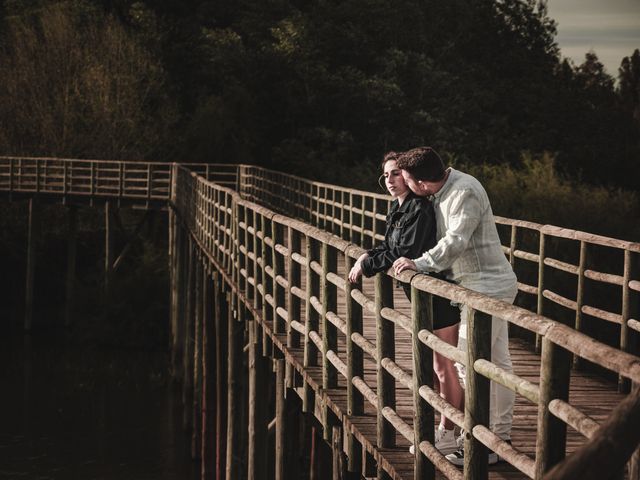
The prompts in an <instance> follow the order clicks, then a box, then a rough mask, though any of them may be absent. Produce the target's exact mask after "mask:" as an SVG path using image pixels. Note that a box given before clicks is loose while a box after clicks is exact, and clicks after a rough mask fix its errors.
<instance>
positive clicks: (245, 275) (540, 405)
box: [0, 157, 640, 480]
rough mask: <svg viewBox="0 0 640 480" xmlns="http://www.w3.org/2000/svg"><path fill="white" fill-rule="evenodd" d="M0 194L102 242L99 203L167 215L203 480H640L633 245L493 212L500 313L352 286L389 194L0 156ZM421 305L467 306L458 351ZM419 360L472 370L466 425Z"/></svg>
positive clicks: (266, 178) (493, 306)
mask: <svg viewBox="0 0 640 480" xmlns="http://www.w3.org/2000/svg"><path fill="white" fill-rule="evenodd" d="M0 193H1V194H2V195H4V196H5V197H6V198H10V199H12V200H18V199H21V198H25V199H28V200H29V202H30V205H31V208H30V212H31V214H30V220H29V221H30V232H31V233H33V232H35V228H31V227H33V225H34V222H35V221H36V220H37V219H36V215H37V205H38V202H44V201H51V202H59V203H63V204H66V205H76V204H79V203H81V204H90V205H95V206H98V205H104V206H105V211H106V212H107V215H106V216H105V218H106V220H107V222H106V224H107V228H106V232H107V235H106V237H107V238H106V242H107V246H108V245H109V228H108V225H109V218H110V214H109V211H110V209H112V208H114V207H135V208H153V209H161V210H165V211H167V212H168V217H169V222H168V224H169V239H170V242H169V243H170V251H169V266H170V271H171V289H170V294H171V332H172V369H173V374H174V376H175V377H176V379H178V380H179V381H180V382H181V384H182V389H183V390H182V391H183V400H184V421H185V427H187V428H189V429H190V430H191V431H192V452H193V455H194V458H195V457H197V458H201V461H202V475H203V478H212V477H215V478H225V477H226V478H227V479H229V480H231V479H236V478H250V479H255V478H276V479H285V478H287V479H289V478H307V477H308V478H326V477H328V476H333V478H361V477H378V478H389V477H390V478H397V479H409V478H420V479H423V478H450V479H462V478H465V479H471V478H473V479H475V478H483V479H484V478H509V479H520V478H536V479H539V478H553V479H556V478H565V479H574V478H579V477H580V478H623V477H625V476H626V478H630V479H637V478H640V474H639V472H638V470H639V469H638V452H637V446H638V444H639V443H640V396H639V394H638V389H637V388H631V389H630V388H629V387H630V384H633V385H634V386H635V384H637V383H638V382H640V358H639V357H638V350H637V347H638V339H637V334H636V333H634V332H637V331H639V330H640V322H639V321H638V318H639V317H640V314H639V312H638V301H637V300H638V296H639V294H640V275H639V269H638V260H639V259H640V244H637V243H631V242H624V241H620V240H615V239H611V238H606V237H601V236H597V235H591V234H587V233H583V232H577V231H573V230H567V229H563V228H559V227H554V226H549V225H538V224H535V223H531V222H524V221H518V220H511V219H507V218H500V217H498V218H497V219H496V220H497V223H498V225H499V228H500V231H501V234H502V236H503V242H504V247H503V248H504V251H505V254H506V255H507V256H508V258H509V259H510V261H511V263H512V265H513V267H514V269H515V271H516V273H517V275H518V279H519V290H520V293H519V298H518V300H517V302H516V303H517V305H521V306H512V305H509V304H506V303H504V302H500V301H497V300H493V299H490V298H488V297H484V296H483V295H480V294H478V293H475V292H471V291H468V290H466V289H464V288H461V287H457V286H452V285H450V284H447V283H444V282H441V281H439V280H437V279H434V278H431V277H428V276H424V275H420V274H415V273H414V272H404V273H403V274H401V275H399V276H398V277H396V278H395V279H394V278H392V276H390V275H388V274H378V275H377V276H376V277H375V278H374V279H370V280H369V279H365V281H364V282H363V284H361V285H351V284H350V283H349V282H348V281H346V280H345V279H346V274H347V272H348V271H349V269H350V267H351V266H352V265H353V263H354V261H355V259H356V258H357V257H358V256H359V255H360V254H361V253H362V251H363V250H362V248H361V247H362V246H365V247H367V246H369V245H371V244H372V243H373V242H376V241H377V240H379V239H381V238H382V236H381V233H382V226H383V223H384V218H385V212H386V211H387V208H388V203H389V199H388V197H386V196H383V195H376V194H372V193H369V192H362V191H357V190H352V189H347V188H341V187H337V186H334V185H327V184H322V183H318V182H312V181H309V180H306V179H302V178H299V177H294V176H291V175H287V174H283V173H279V172H274V171H269V170H265V169H262V168H258V167H254V166H247V165H185V164H182V165H180V164H155V163H139V162H107V161H83V160H63V159H50V158H11V157H3V158H0ZM72 224H73V223H72ZM31 233H30V234H31ZM72 237H73V235H70V238H72ZM32 244H33V241H32V239H30V245H32ZM106 250H107V258H106V259H105V283H107V284H108V280H109V278H110V271H111V269H112V267H113V264H114V258H113V254H112V253H110V249H109V248H107V249H106ZM32 257H33V248H32V247H30V248H29V249H28V262H27V264H28V267H27V290H26V291H27V299H26V301H27V308H26V319H25V328H26V329H27V330H28V329H30V328H31V318H30V315H31V313H30V312H31V310H30V302H32V300H33V288H32V284H33V258H32ZM69 265H70V269H71V273H70V274H68V276H69V275H71V276H72V275H73V272H72V269H73V262H70V264H69ZM397 281H403V282H407V283H411V286H412V301H411V303H409V302H408V301H407V300H406V298H405V297H404V295H403V294H401V292H402V290H401V289H398V288H396V287H395V282H397ZM68 288H72V284H70V283H68ZM433 295H437V296H440V297H444V298H447V299H450V300H454V301H456V302H458V303H460V304H464V305H467V306H468V307H469V308H471V309H472V310H473V312H475V314H474V317H473V320H472V321H470V323H469V347H468V351H466V352H462V351H459V350H458V349H456V348H454V347H451V346H449V345H448V344H445V343H443V342H442V341H440V340H439V339H438V338H437V337H436V336H435V335H433V333H432V332H431V330H432V313H431V308H430V305H431V299H432V296H433ZM68 296H72V292H68ZM491 315H499V316H501V317H502V318H504V319H506V320H508V321H509V322H510V324H511V326H512V327H513V328H512V334H514V339H513V340H512V342H511V352H512V358H513V363H514V372H513V374H511V373H508V372H505V371H502V370H501V369H499V368H498V367H496V366H495V365H493V364H492V363H491V362H490V361H489V359H490V351H489V338H490V330H488V329H487V326H489V328H490V322H487V321H486V320H487V317H488V316H491ZM634 317H635V318H634ZM602 324H604V325H606V327H605V328H602V327H601V325H602ZM595 332H598V333H597V334H596V333H595ZM601 332H604V335H603V336H601ZM432 351H437V352H439V353H441V354H442V355H445V356H447V357H448V358H451V359H453V360H455V361H457V362H460V363H462V364H465V365H466V366H467V372H468V374H467V388H466V390H465V411H464V412H461V411H458V410H456V409H455V408H453V407H452V406H451V405H449V404H448V403H447V402H446V401H444V400H443V399H442V398H441V397H440V396H439V395H438V393H437V392H435V391H434V390H433V385H432ZM536 352H540V354H538V353H536ZM606 372H610V373H609V374H608V375H607V374H606ZM601 373H604V375H600V374H601ZM490 380H491V381H495V382H498V383H500V384H502V385H504V386H506V387H507V388H510V389H512V390H514V391H515V392H516V395H517V401H516V406H515V410H514V422H513V432H512V440H513V444H508V443H506V442H504V441H502V440H501V439H500V438H498V437H496V436H495V435H494V434H493V433H492V432H491V431H490V430H489V429H488V428H487V425H488V418H489V408H488V407H489V403H488V399H489V381H490ZM629 390H631V391H632V393H630V394H629V393H627V392H628V391H629ZM436 412H440V413H445V414H446V415H447V417H448V418H451V419H452V420H453V421H454V423H456V424H457V425H458V426H459V427H462V428H464V430H465V431H466V432H467V434H466V436H465V440H464V442H465V453H466V455H465V466H464V468H463V469H458V468H456V467H454V466H452V465H451V464H449V462H447V460H446V459H444V457H442V455H440V453H439V452H438V451H437V450H436V449H435V448H434V447H433V445H432V444H433V435H434V429H433V425H434V417H435V415H436ZM567 427H569V428H567ZM315 432H318V435H319V434H320V432H321V435H322V438H323V439H324V441H325V442H326V444H325V443H323V442H321V441H320V440H319V438H316V437H317V435H316V433H315ZM414 442H415V443H416V444H417V445H418V446H419V448H418V452H417V454H416V455H415V456H414V455H411V454H410V453H409V451H408V446H409V445H410V444H412V443H414ZM327 445H328V446H329V447H327ZM487 449H491V450H494V451H495V452H497V453H498V454H499V455H500V456H501V457H502V458H503V459H504V460H505V461H504V462H501V463H499V464H498V465H496V466H491V467H489V466H488V465H487V452H488V450H487ZM634 452H635V453H634ZM567 453H571V455H569V456H568V457H566V459H565V456H566V454H567ZM625 466H626V468H625Z"/></svg>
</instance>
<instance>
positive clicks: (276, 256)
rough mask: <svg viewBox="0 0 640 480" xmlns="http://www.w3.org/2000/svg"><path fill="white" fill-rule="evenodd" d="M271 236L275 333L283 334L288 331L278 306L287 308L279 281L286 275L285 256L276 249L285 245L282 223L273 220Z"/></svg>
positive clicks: (283, 291)
mask: <svg viewBox="0 0 640 480" xmlns="http://www.w3.org/2000/svg"><path fill="white" fill-rule="evenodd" d="M271 238H272V239H273V249H272V250H271V254H272V262H273V300H274V302H273V313H272V316H273V333H276V334H282V333H284V332H285V331H286V329H285V323H284V320H283V318H282V317H281V316H280V315H279V314H278V307H280V308H286V307H287V305H286V296H285V290H284V287H283V286H282V285H280V284H279V283H278V281H277V278H278V277H279V276H280V277H283V278H284V276H285V267H284V256H283V255H282V254H280V253H278V251H277V250H276V245H284V231H283V228H282V224H280V223H278V222H275V221H273V220H271Z"/></svg>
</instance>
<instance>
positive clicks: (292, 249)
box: [286, 226, 302, 387]
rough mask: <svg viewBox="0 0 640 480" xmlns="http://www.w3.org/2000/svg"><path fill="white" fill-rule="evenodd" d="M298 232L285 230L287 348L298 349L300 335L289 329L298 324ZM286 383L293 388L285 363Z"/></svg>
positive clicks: (292, 229) (289, 368) (291, 374)
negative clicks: (296, 290) (294, 290)
mask: <svg viewBox="0 0 640 480" xmlns="http://www.w3.org/2000/svg"><path fill="white" fill-rule="evenodd" d="M300 237H301V235H300V232H298V231H297V230H295V229H294V228H293V227H291V226H289V227H288V229H287V245H288V248H289V256H288V257H287V279H288V280H289V287H288V288H287V312H288V313H289V323H288V324H287V347H288V348H299V347H300V333H299V332H298V331H296V330H295V329H294V328H292V327H291V322H292V321H293V320H296V321H298V322H300V320H301V317H300V313H301V311H300V307H301V305H300V304H301V302H300V298H298V296H297V295H294V293H293V292H292V288H293V287H298V288H301V287H302V283H301V278H302V275H301V270H302V269H301V266H300V264H299V263H298V262H296V261H295V260H293V258H292V256H293V254H294V253H301V252H300V246H301V240H300ZM286 369H287V373H286V383H287V387H293V383H294V370H293V366H292V365H291V364H290V363H289V362H287V366H286Z"/></svg>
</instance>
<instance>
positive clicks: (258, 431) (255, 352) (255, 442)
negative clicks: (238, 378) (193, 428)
mask: <svg viewBox="0 0 640 480" xmlns="http://www.w3.org/2000/svg"><path fill="white" fill-rule="evenodd" d="M261 333H262V332H261V330H260V327H259V325H258V324H257V322H252V323H251V326H250V328H249V335H250V337H249V445H248V452H247V456H248V468H247V478H248V480H256V479H260V478H262V477H263V474H264V472H266V471H267V448H266V444H267V415H266V413H267V412H266V409H267V402H266V398H267V382H268V369H267V368H266V360H265V359H264V358H263V357H262V352H261V345H262V338H261V337H262V335H261Z"/></svg>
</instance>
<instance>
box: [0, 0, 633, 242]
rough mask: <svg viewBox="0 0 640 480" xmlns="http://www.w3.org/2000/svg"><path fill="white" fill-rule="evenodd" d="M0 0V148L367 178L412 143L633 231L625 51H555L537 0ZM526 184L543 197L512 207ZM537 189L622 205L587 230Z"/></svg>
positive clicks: (590, 203)
mask: <svg viewBox="0 0 640 480" xmlns="http://www.w3.org/2000/svg"><path fill="white" fill-rule="evenodd" d="M0 5H1V7H0V76H1V78H2V82H0V152H1V153H2V154H12V155H30V156H32V155H53V156H62V157H76V158H102V159H104V158H109V159H146V160H151V159H152V160H160V161H197V162H230V163H236V162H245V163H254V164H260V165H264V166H268V167H272V168H276V169H281V170H285V171H289V172H292V173H298V174H302V175H304V176H306V177H310V178H314V179H321V180H324V181H330V182H334V183H338V184H343V185H350V186H355V187H359V188H365V189H373V188H375V187H374V186H375V177H376V170H377V168H378V163H379V160H380V158H381V157H382V155H383V153H384V152H385V151H388V150H391V149H393V150H402V149H407V148H410V147H413V146H416V145H423V144H428V145H432V146H434V147H436V148H437V149H439V150H440V151H441V152H443V153H444V155H445V156H446V158H447V159H448V161H450V162H451V163H453V164H455V165H463V166H464V167H465V168H467V169H469V170H472V171H473V172H475V173H478V172H479V173H480V174H482V172H484V173H487V172H490V173H491V179H492V180H491V183H492V184H495V185H496V187H497V190H499V191H496V193H495V195H501V194H504V195H506V197H504V198H498V199H497V200H496V201H497V202H498V203H499V204H501V205H504V206H503V207H502V209H498V212H497V213H500V214H509V215H513V216H517V217H520V218H527V219H530V220H537V221H545V222H552V223H561V222H563V221H565V217H566V219H567V221H569V224H565V226H572V227H575V228H582V229H591V230H592V231H593V230H599V233H607V234H611V235H617V236H626V237H630V236H631V237H632V238H635V239H638V238H640V237H637V236H636V234H637V232H629V231H627V232H626V234H625V231H624V228H628V227H629V225H628V221H626V220H624V218H627V219H628V218H629V215H631V214H633V215H635V216H636V217H637V213H638V211H639V208H638V203H639V202H638V198H637V197H636V194H635V193H633V191H635V190H637V189H638V187H640V176H639V175H637V174H636V162H637V159H638V158H639V156H640V100H639V93H640V52H639V51H638V50H636V51H635V52H629V57H626V58H624V59H621V64H620V68H619V71H618V72H616V73H617V76H616V77H615V78H614V77H612V76H610V75H609V74H608V73H607V72H605V70H604V68H603V65H602V64H601V63H600V62H599V60H598V57H597V55H596V53H594V52H585V59H584V62H583V63H582V64H580V65H574V64H572V63H571V62H570V61H567V60H564V59H562V58H561V56H560V54H559V49H558V46H557V44H556V41H555V23H554V21H553V19H551V18H549V16H548V14H547V10H546V7H545V2H544V1H540V0H538V1H535V0H501V1H495V0H473V1H470V0H448V1H446V2H441V1H433V0H429V1H420V2H418V1H414V0H394V1H390V0H345V1H310V0H270V1H253V0H237V1H228V0H217V1H205V0H187V1H183V0H180V1H178V0H163V1H153V2H152V1H131V0H111V1H109V0H103V1H100V0H72V1H53V0H30V1H25V0H20V1H18V0H4V1H3V2H0ZM495 168H498V170H495ZM504 172H507V173H509V172H510V173H509V175H512V176H513V175H516V177H517V178H515V180H514V179H513V178H512V177H507V180H509V181H510V182H511V183H508V182H507V184H508V185H512V186H513V188H512V189H511V190H509V191H506V190H507V189H506V187H505V186H504V185H502V182H501V178H502V176H503V174H504ZM514 172H516V173H514ZM541 172H543V177H544V178H547V177H550V178H551V181H552V183H554V185H555V184H557V185H556V186H558V188H559V190H557V191H555V190H553V189H551V187H549V186H548V185H540V173H541ZM531 181H533V183H535V186H536V188H537V189H538V190H536V191H532V189H533V188H534V187H533V186H532V185H531ZM540 187H541V190H540ZM525 191H527V192H528V195H529V196H534V197H535V196H536V195H538V196H539V195H546V196H547V197H546V198H547V200H548V201H549V200H550V199H551V202H550V203H551V205H549V206H547V207H546V208H545V206H544V205H542V203H543V202H537V203H540V204H541V205H540V209H539V211H538V210H535V209H532V208H530V206H529V207H528V208H524V207H523V205H522V203H523V198H524V197H526V195H524V197H523V196H522V195H520V194H522V193H523V192H525ZM500 192H502V193H500ZM594 193H595V195H594ZM556 195H560V196H569V197H571V198H574V197H575V198H576V199H577V200H576V201H577V203H579V205H580V206H579V209H580V210H581V211H584V210H587V211H588V210H603V214H604V217H603V218H609V215H610V214H611V210H612V209H614V210H615V209H618V210H619V209H620V207H621V203H620V202H623V204H622V205H624V206H625V208H627V209H626V210H625V211H624V212H623V213H624V218H621V220H620V222H621V224H620V225H618V226H617V227H612V228H609V229H603V228H602V226H601V223H602V222H600V221H598V218H597V216H596V217H594V216H593V215H587V217H588V218H584V221H582V220H580V218H576V217H575V216H574V215H573V214H572V213H571V212H569V213H565V214H564V215H562V216H560V217H558V216H557V215H559V213H558V210H557V202H555V201H554V200H553V197H554V196H556ZM514 196H516V197H517V198H514ZM562 201H564V198H563V199H562ZM534 203H535V202H534ZM554 203H555V205H553V204H554ZM518 206H520V207H522V208H520V207H518ZM516 207H518V208H516ZM554 215H555V216H554ZM582 217H585V215H584V214H583V215H582ZM609 223H611V221H609ZM634 223H635V222H634ZM590 224H592V225H590ZM592 226H593V228H591V227H592Z"/></svg>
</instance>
